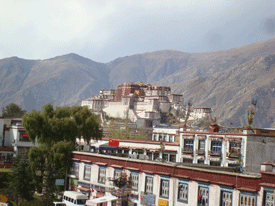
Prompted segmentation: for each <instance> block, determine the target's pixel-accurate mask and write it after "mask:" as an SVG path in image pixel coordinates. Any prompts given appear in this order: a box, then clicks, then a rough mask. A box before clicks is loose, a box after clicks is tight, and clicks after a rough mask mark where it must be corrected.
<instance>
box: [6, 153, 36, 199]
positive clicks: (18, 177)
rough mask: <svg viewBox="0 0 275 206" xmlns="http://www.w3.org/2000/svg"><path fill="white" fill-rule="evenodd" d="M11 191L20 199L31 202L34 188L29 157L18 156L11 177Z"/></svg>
mask: <svg viewBox="0 0 275 206" xmlns="http://www.w3.org/2000/svg"><path fill="white" fill-rule="evenodd" d="M9 191H10V192H11V193H12V194H13V195H14V196H15V197H16V199H17V203H18V200H19V199H25V200H31V199H32V196H33V191H34V186H33V183H32V177H31V173H30V170H29V163H28V161H27V155H24V156H23V157H22V156H17V158H16V159H15V162H14V165H13V168H12V173H11V174H10V176H9Z"/></svg>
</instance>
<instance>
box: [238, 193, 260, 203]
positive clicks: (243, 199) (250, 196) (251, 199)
mask: <svg viewBox="0 0 275 206" xmlns="http://www.w3.org/2000/svg"><path fill="white" fill-rule="evenodd" d="M256 205H257V198H256V194H255V193H249V192H241V194H240V206H256Z"/></svg>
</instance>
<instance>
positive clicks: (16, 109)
mask: <svg viewBox="0 0 275 206" xmlns="http://www.w3.org/2000/svg"><path fill="white" fill-rule="evenodd" d="M25 113H26V110H22V108H21V107H20V106H18V105H17V104H15V103H10V104H8V105H7V106H5V107H3V108H2V116H3V117H22V116H23V115H24V114H25Z"/></svg>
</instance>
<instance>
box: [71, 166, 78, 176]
mask: <svg viewBox="0 0 275 206" xmlns="http://www.w3.org/2000/svg"><path fill="white" fill-rule="evenodd" d="M71 174H72V175H75V176H76V177H77V178H78V176H79V164H78V163H73V165H72V167H71Z"/></svg>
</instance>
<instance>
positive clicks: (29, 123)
mask: <svg viewBox="0 0 275 206" xmlns="http://www.w3.org/2000/svg"><path fill="white" fill-rule="evenodd" d="M23 126H24V128H25V130H26V132H27V134H28V135H29V137H30V140H31V141H32V142H34V141H35V138H36V137H37V138H38V142H39V143H40V144H46V145H47V146H51V145H53V144H54V143H56V142H59V141H72V142H75V137H76V136H79V137H80V136H83V138H84V139H85V140H86V141H88V142H89V141H90V139H91V138H94V139H101V138H102V130H101V128H100V125H99V122H98V121H97V116H96V115H95V114H93V113H92V112H91V111H90V110H89V109H88V107H81V106H73V107H56V108H55V109H54V108H53V105H52V104H46V105H44V106H43V110H42V112H39V111H36V110H33V111H31V112H29V113H26V114H25V115H24V116H23Z"/></svg>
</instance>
